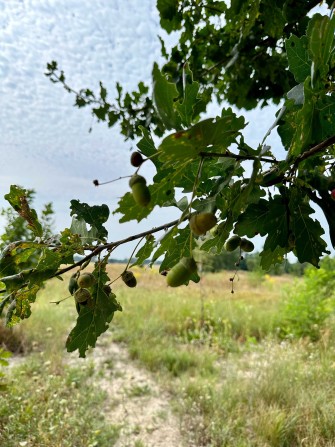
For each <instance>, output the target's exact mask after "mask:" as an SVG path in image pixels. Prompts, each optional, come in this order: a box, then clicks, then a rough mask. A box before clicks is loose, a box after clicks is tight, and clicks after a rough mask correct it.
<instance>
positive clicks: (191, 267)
mask: <svg viewBox="0 0 335 447" xmlns="http://www.w3.org/2000/svg"><path fill="white" fill-rule="evenodd" d="M180 263H181V264H183V266H184V267H185V268H186V269H187V270H188V271H189V272H191V273H195V272H196V271H197V264H196V262H195V260H194V259H193V258H187V257H185V258H182V259H181V260H180Z"/></svg>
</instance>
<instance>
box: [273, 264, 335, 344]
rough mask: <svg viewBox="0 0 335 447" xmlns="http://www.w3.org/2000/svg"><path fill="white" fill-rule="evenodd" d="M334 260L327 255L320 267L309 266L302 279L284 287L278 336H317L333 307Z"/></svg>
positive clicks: (315, 338)
mask: <svg viewBox="0 0 335 447" xmlns="http://www.w3.org/2000/svg"><path fill="white" fill-rule="evenodd" d="M334 272H335V259H332V258H330V257H326V258H324V259H323V260H322V261H321V267H320V269H319V270H317V269H315V268H313V267H308V268H307V269H306V270H305V273H304V279H303V281H298V282H295V283H294V285H293V286H291V287H290V288H289V289H288V290H287V294H288V298H287V299H286V301H285V303H284V306H283V308H282V311H281V312H280V324H279V326H280V335H281V336H284V337H287V336H290V335H291V336H294V337H310V339H311V340H313V341H315V340H318V339H319V338H320V335H321V332H322V329H323V328H324V326H325V322H326V320H327V319H328V318H329V317H330V316H331V315H332V314H333V313H334V310H335V300H334V298H335V294H334V287H335V273H334Z"/></svg>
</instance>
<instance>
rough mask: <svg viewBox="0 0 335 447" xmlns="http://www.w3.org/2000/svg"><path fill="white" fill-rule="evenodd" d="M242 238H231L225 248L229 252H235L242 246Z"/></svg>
mask: <svg viewBox="0 0 335 447" xmlns="http://www.w3.org/2000/svg"><path fill="white" fill-rule="evenodd" d="M241 240H242V239H241V238H240V236H237V235H236V234H234V236H232V237H231V238H229V239H228V240H227V241H226V243H225V244H224V248H225V249H226V250H227V251H234V250H236V249H237V248H238V247H239V246H240V245H241Z"/></svg>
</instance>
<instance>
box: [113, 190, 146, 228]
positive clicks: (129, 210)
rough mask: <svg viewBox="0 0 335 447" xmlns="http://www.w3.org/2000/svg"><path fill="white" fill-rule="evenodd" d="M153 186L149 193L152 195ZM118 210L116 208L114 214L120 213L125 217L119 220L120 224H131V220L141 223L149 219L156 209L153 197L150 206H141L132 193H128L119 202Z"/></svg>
mask: <svg viewBox="0 0 335 447" xmlns="http://www.w3.org/2000/svg"><path fill="white" fill-rule="evenodd" d="M151 190H152V186H151V185H149V191H150V194H151ZM118 205H119V206H118V208H116V210H115V211H113V214H117V213H120V214H122V215H123V216H122V217H121V218H120V219H119V222H120V223H123V222H129V221H131V220H137V221H138V222H140V221H141V220H142V219H145V218H146V217H148V215H149V214H150V213H151V211H152V210H153V208H154V204H153V200H152V195H151V201H150V203H149V205H148V206H145V207H144V206H141V205H138V204H137V203H136V202H135V200H134V197H133V195H132V193H131V192H127V193H126V194H125V195H124V196H123V197H121V199H120V200H119V202H118Z"/></svg>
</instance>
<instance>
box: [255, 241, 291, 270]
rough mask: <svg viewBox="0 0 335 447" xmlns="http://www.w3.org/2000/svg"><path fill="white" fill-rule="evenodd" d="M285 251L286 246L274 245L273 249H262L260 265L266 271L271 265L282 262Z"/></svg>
mask: <svg viewBox="0 0 335 447" xmlns="http://www.w3.org/2000/svg"><path fill="white" fill-rule="evenodd" d="M286 253H287V250H286V248H283V247H279V246H278V247H276V248H275V249H274V250H263V251H262V252H261V253H260V254H259V255H260V257H261V262H260V265H261V267H262V269H263V270H265V271H268V270H269V269H270V268H271V267H272V266H273V265H276V264H282V262H283V261H284V259H285V255H286Z"/></svg>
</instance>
